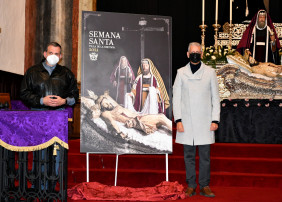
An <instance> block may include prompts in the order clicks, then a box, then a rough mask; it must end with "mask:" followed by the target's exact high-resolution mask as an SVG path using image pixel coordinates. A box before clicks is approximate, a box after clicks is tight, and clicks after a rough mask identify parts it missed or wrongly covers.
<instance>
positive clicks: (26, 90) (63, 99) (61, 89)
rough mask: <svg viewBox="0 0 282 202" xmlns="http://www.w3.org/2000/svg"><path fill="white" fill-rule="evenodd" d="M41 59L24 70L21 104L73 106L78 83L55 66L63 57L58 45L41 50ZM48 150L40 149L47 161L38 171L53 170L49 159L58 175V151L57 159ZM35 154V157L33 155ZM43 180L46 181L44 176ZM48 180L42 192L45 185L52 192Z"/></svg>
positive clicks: (46, 107)
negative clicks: (42, 51) (42, 58)
mask: <svg viewBox="0 0 282 202" xmlns="http://www.w3.org/2000/svg"><path fill="white" fill-rule="evenodd" d="M44 58H45V60H44V61H43V62H41V63H39V64H37V65H34V66H32V67H30V68H29V69H28V70H27V71H26V73H25V75H24V78H23V81H22V85H21V92H20V96H21V99H22V101H23V102H24V103H25V104H26V105H28V106H29V107H31V109H32V110H62V109H64V107H65V106H66V105H74V104H75V102H76V101H77V99H78V96H79V92H78V88H77V82H76V79H75V77H74V74H73V73H72V72H71V71H70V70H69V69H68V68H67V67H64V66H61V65H59V64H57V63H58V62H59V60H60V59H61V58H62V53H61V46H60V44H58V43H56V42H51V43H49V44H48V45H47V48H46V50H45V51H44ZM54 133H56V131H54ZM54 147H56V146H54ZM48 151H50V150H47V149H43V150H42V159H43V160H45V162H46V168H45V163H43V164H41V172H44V170H45V169H46V170H47V172H48V170H53V168H51V167H50V165H49V163H48V162H50V161H49V160H48V159H45V157H46V156H49V158H51V159H53V160H54V159H55V162H56V163H55V172H56V175H58V173H59V171H58V169H59V160H60V151H58V152H57V155H56V157H55V156H53V157H51V154H50V152H48ZM46 154H47V155H46ZM34 155H36V153H35V152H34ZM41 163H42V162H41ZM34 166H35V164H33V169H32V170H33V171H35V172H36V170H37V169H36V168H35V167H34ZM44 173H46V172H44ZM48 173H49V172H48ZM45 179H49V178H48V177H47V176H45ZM48 181H49V180H47V183H44V180H41V189H42V190H44V189H45V188H46V187H47V186H48V187H50V189H51V190H54V188H55V184H54V182H51V183H48ZM33 187H34V185H33Z"/></svg>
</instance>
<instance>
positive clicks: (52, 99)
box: [43, 95, 67, 107]
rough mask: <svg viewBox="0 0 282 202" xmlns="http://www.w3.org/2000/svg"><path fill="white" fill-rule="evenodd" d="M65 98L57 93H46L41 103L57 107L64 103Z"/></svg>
mask: <svg viewBox="0 0 282 202" xmlns="http://www.w3.org/2000/svg"><path fill="white" fill-rule="evenodd" d="M66 102H67V100H66V99H63V98H61V97H60V96H57V95H47V96H46V97H44V98H43V104H44V105H46V106H49V107H59V106H62V105H64V104H66Z"/></svg>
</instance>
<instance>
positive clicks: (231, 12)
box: [230, 0, 233, 23]
mask: <svg viewBox="0 0 282 202" xmlns="http://www.w3.org/2000/svg"><path fill="white" fill-rule="evenodd" d="M232 1H233V0H230V23H232Z"/></svg>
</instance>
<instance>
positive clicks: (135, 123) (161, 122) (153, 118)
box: [88, 91, 172, 138]
mask: <svg viewBox="0 0 282 202" xmlns="http://www.w3.org/2000/svg"><path fill="white" fill-rule="evenodd" d="M88 93H89V95H90V97H91V98H92V99H94V100H95V105H96V106H95V107H92V109H95V110H93V117H94V118H98V117H100V118H101V119H103V120H104V121H105V122H106V124H107V126H108V127H111V128H112V129H113V130H114V132H115V133H116V134H118V135H120V136H121V137H122V138H126V137H127V135H126V134H124V133H123V132H122V131H121V130H120V128H119V126H118V124H117V123H116V122H117V121H118V122H121V123H124V124H125V126H126V127H127V128H136V129H138V130H141V131H144V132H145V133H146V134H150V133H153V132H155V131H156V130H158V128H159V127H160V126H165V127H167V128H168V130H169V131H172V121H171V120H169V119H168V118H167V117H166V116H165V115H164V114H145V115H139V114H138V113H137V112H132V111H130V110H129V109H126V108H124V107H122V106H120V105H119V104H118V103H117V102H116V101H115V100H114V99H113V98H111V97H110V96H109V94H108V92H105V93H104V94H103V95H101V96H99V97H98V98H97V96H96V95H95V94H94V93H93V92H92V91H88ZM97 110H98V112H97ZM97 115H98V117H97Z"/></svg>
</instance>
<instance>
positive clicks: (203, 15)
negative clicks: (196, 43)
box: [202, 0, 205, 25]
mask: <svg viewBox="0 0 282 202" xmlns="http://www.w3.org/2000/svg"><path fill="white" fill-rule="evenodd" d="M202 2H203V3H202V24H203V25H204V24H205V0H203V1H202Z"/></svg>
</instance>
